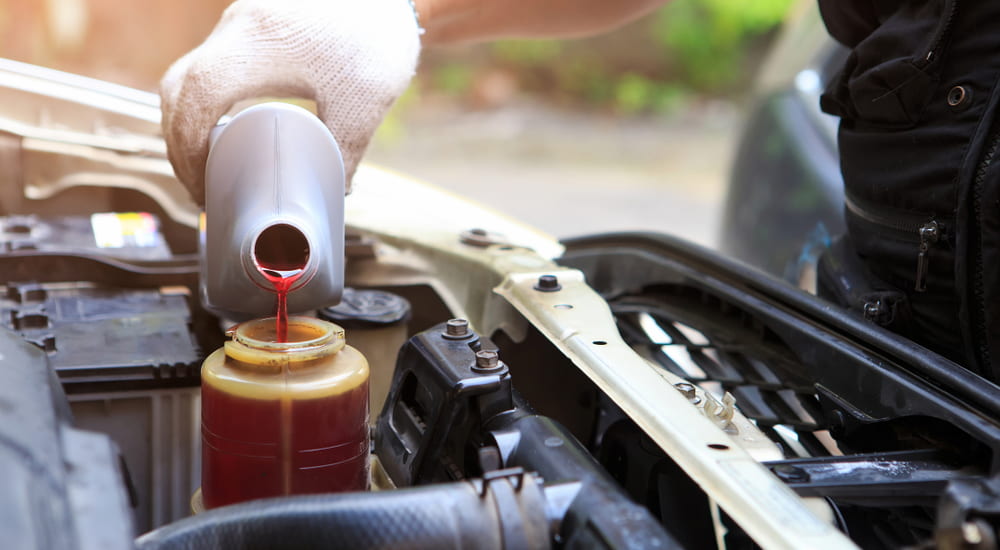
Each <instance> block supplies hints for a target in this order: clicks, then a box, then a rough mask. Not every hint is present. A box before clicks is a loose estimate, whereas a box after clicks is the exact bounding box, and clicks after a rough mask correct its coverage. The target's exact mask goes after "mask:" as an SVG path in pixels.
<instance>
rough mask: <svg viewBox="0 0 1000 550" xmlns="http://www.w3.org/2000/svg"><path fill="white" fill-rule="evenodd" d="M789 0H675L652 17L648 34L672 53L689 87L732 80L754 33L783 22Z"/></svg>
mask: <svg viewBox="0 0 1000 550" xmlns="http://www.w3.org/2000/svg"><path fill="white" fill-rule="evenodd" d="M792 2H793V0H753V1H752V2H747V1H746V0H675V1H674V2H672V3H671V4H669V5H668V6H667V7H665V8H663V9H661V10H660V11H659V12H657V13H656V15H655V17H654V18H653V23H652V26H651V29H652V33H651V35H652V38H653V39H654V40H655V41H656V42H657V44H659V45H660V46H661V47H663V48H666V49H667V51H669V52H671V53H672V54H673V55H674V57H675V59H676V60H677V61H678V63H679V65H680V67H681V68H682V72H681V75H680V77H681V78H682V79H684V80H685V81H687V82H688V83H690V85H691V86H692V87H693V88H696V89H702V90H717V89H724V88H726V87H728V86H731V85H732V84H734V82H735V81H736V80H737V78H738V76H739V75H740V73H741V71H740V64H741V63H742V62H744V61H745V58H746V55H745V48H746V47H747V46H748V45H749V42H750V41H752V40H753V39H754V38H756V37H758V36H760V35H763V34H765V33H767V32H768V31H770V30H771V29H773V28H774V27H776V26H777V25H778V24H779V23H781V21H782V19H783V18H784V16H785V14H786V13H787V12H788V9H789V8H790V7H791V5H792Z"/></svg>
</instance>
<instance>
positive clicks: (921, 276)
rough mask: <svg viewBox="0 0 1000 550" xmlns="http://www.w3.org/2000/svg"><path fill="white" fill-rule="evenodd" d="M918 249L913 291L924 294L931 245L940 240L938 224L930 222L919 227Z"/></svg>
mask: <svg viewBox="0 0 1000 550" xmlns="http://www.w3.org/2000/svg"><path fill="white" fill-rule="evenodd" d="M919 232H920V248H919V252H918V253H917V280H916V284H915V285H914V288H913V289H914V290H916V291H917V292H924V291H925V290H927V270H928V266H929V264H930V259H929V256H930V251H931V245H932V244H934V243H936V242H938V239H940V238H941V228H940V226H938V223H937V222H936V221H934V220H931V221H929V222H927V223H925V224H924V225H922V226H920V231H919Z"/></svg>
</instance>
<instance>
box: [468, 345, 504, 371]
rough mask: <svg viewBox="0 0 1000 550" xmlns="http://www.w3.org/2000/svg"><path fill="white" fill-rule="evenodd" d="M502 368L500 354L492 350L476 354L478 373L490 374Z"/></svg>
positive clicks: (483, 350)
mask: <svg viewBox="0 0 1000 550" xmlns="http://www.w3.org/2000/svg"><path fill="white" fill-rule="evenodd" d="M499 368H500V354H498V353H497V352H496V351H494V350H491V349H482V350H479V351H477V352H476V366H475V368H474V370H476V371H477V372H489V371H494V370H497V369H499Z"/></svg>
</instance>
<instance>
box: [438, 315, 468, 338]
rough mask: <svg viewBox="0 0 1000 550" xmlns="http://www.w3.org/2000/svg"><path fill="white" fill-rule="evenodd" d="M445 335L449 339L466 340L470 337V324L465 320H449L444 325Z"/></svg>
mask: <svg viewBox="0 0 1000 550" xmlns="http://www.w3.org/2000/svg"><path fill="white" fill-rule="evenodd" d="M444 335H445V337H448V338H465V337H466V336H468V335H469V322H468V321H467V320H465V319H448V322H447V323H445V325H444Z"/></svg>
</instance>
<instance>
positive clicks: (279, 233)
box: [253, 223, 309, 342]
mask: <svg viewBox="0 0 1000 550" xmlns="http://www.w3.org/2000/svg"><path fill="white" fill-rule="evenodd" d="M253 256H254V265H255V266H256V267H257V271H259V272H260V274H261V275H263V276H264V278H265V279H267V281H268V282H269V283H271V286H272V287H274V293H275V294H276V295H277V300H276V302H277V303H276V304H275V310H276V312H275V319H276V321H275V323H276V332H277V335H278V336H277V337H278V340H277V341H278V342H287V341H288V293H289V292H291V291H292V288H293V287H294V286H295V283H297V282H298V281H299V279H301V278H302V275H303V274H304V273H305V267H306V264H307V263H308V262H309V241H307V240H306V237H305V235H303V234H302V232H301V231H299V230H298V229H297V228H295V227H294V226H292V225H289V224H286V223H280V224H275V225H272V226H270V227H268V228H267V229H265V230H264V231H262V232H261V233H260V235H259V236H258V237H257V241H256V242H255V243H254V249H253Z"/></svg>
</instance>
